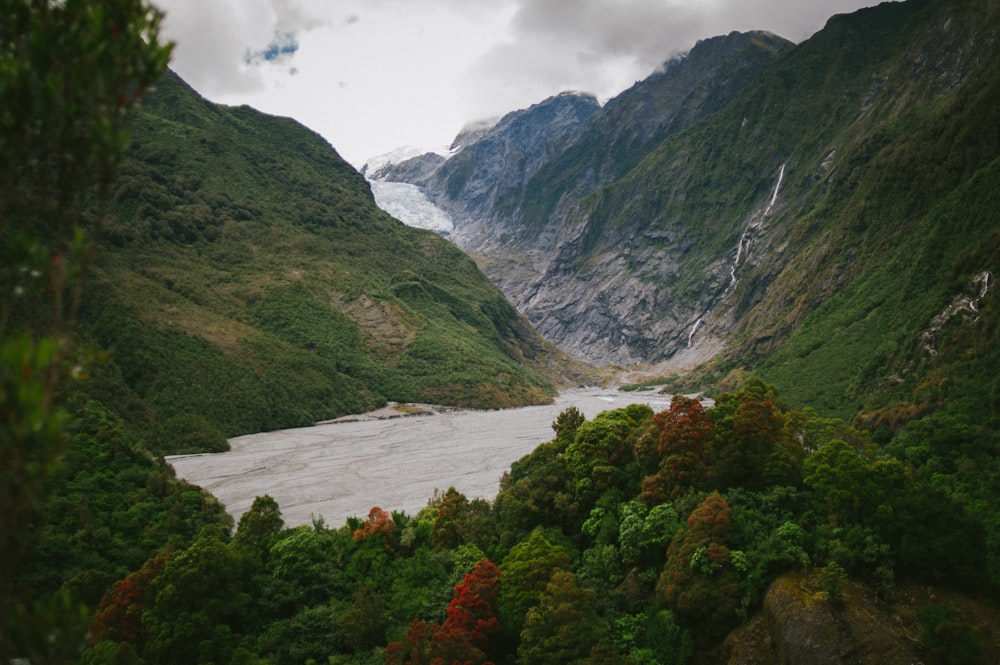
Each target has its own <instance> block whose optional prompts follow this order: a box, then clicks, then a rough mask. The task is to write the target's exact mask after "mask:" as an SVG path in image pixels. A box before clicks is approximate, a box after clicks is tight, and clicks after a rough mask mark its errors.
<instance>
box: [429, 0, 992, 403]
mask: <svg viewBox="0 0 1000 665" xmlns="http://www.w3.org/2000/svg"><path fill="white" fill-rule="evenodd" d="M997 21H998V9H997V6H996V4H995V3H991V2H985V1H983V0H963V1H961V2H943V1H940V0H911V1H910V2H905V3H885V4H883V5H879V6H877V7H872V8H869V9H865V10H862V11H859V12H856V13H854V14H851V15H844V16H835V17H833V18H831V19H830V21H829V22H828V23H827V25H826V26H825V27H824V29H823V30H821V31H820V32H818V33H817V34H816V35H814V36H813V37H812V38H810V39H809V40H807V41H806V42H804V43H802V44H800V45H797V46H790V45H788V44H787V43H786V42H783V41H782V40H780V39H779V38H776V37H774V36H773V35H769V34H767V33H748V34H743V35H741V34H732V35H727V36H725V37H719V38H715V39H712V40H705V41H704V42H700V43H699V44H698V45H697V46H696V47H695V48H693V49H692V50H691V52H690V53H689V54H687V56H686V57H684V58H681V59H678V60H676V61H674V62H672V63H668V64H667V65H666V66H665V67H664V68H663V69H662V71H660V72H657V73H655V74H654V75H652V76H650V77H649V78H648V79H646V80H644V81H641V82H639V83H638V84H636V85H635V86H634V87H633V88H631V89H629V90H627V91H625V92H624V93H622V95H620V96H619V97H617V98H615V99H614V100H611V101H609V102H608V103H607V104H606V105H605V107H604V108H603V109H601V111H600V112H598V113H595V114H594V116H593V118H592V119H591V120H590V121H589V123H588V124H587V126H586V127H585V128H584V130H583V132H582V133H581V135H580V138H579V139H578V140H577V141H576V142H575V143H573V144H572V145H570V146H568V147H567V148H566V149H565V150H564V151H563V152H562V153H561V154H559V155H554V156H552V157H551V158H550V159H548V160H547V161H546V163H545V164H544V165H543V166H542V167H541V168H540V169H539V170H538V171H537V172H536V173H535V174H534V175H533V176H532V177H531V178H530V179H529V180H528V181H527V182H526V184H525V185H524V187H522V188H520V189H516V188H515V189H508V190H505V191H506V193H505V194H503V195H501V196H498V197H497V200H496V203H495V205H494V206H493V207H492V208H490V209H489V210H488V211H487V212H486V214H485V215H484V216H482V217H479V218H476V219H474V220H471V221H470V220H459V221H456V231H455V232H454V233H453V236H452V237H453V238H455V239H456V242H458V243H459V244H460V246H463V247H464V248H465V249H467V250H468V251H469V252H470V253H472V254H473V255H474V256H475V257H476V258H477V261H478V262H479V264H480V266H481V267H482V268H483V270H484V271H485V272H486V273H487V274H488V275H489V276H490V277H491V278H492V279H493V280H494V282H495V283H497V284H498V285H499V286H500V287H501V288H502V289H503V290H504V292H505V293H506V294H507V296H508V297H509V298H510V299H511V301H512V302H513V303H514V304H515V305H516V306H517V307H518V308H519V310H520V311H521V312H523V313H524V314H526V315H527V316H528V318H529V319H530V320H531V321H532V323H534V325H535V326H536V327H537V328H538V330H539V331H540V332H541V333H542V334H543V335H544V336H545V337H546V338H548V339H550V340H552V341H553V342H555V343H556V344H558V345H559V346H560V347H561V348H562V349H564V350H565V351H567V352H569V353H571V354H573V355H575V356H577V357H580V358H583V359H585V360H587V361H589V362H593V363H616V364H619V365H626V366H632V365H647V364H654V365H655V364H660V365H661V366H662V370H663V371H666V370H667V369H668V368H673V369H677V368H690V367H692V366H695V365H697V364H699V363H703V362H705V361H708V360H713V361H714V363H715V364H714V366H713V367H714V369H713V370H711V371H712V373H713V375H714V376H716V377H717V378H721V377H723V376H725V374H726V373H727V372H729V371H732V370H737V369H738V370H741V371H742V370H754V371H758V372H759V373H761V374H762V375H763V376H765V377H766V378H767V379H768V380H769V381H772V382H774V383H775V384H776V385H778V387H779V388H782V389H783V390H784V391H785V392H790V393H793V394H795V395H796V399H800V400H802V401H801V402H800V403H803V404H813V405H814V406H816V407H817V408H820V409H823V410H824V411H825V412H827V413H829V414H831V415H839V416H845V417H847V416H851V415H853V414H855V413H857V412H858V411H859V410H863V409H871V408H889V407H890V405H894V404H895V405H899V404H911V405H912V404H915V403H940V402H941V399H942V395H941V394H940V390H941V388H942V387H943V386H947V387H948V389H949V390H950V389H952V388H955V389H957V386H958V385H959V384H962V385H964V386H965V387H964V388H962V391H965V392H962V395H966V394H968V396H969V398H970V399H975V400H978V401H977V404H979V406H980V407H981V408H983V409H986V410H995V409H996V408H997V403H996V397H995V396H994V397H985V396H983V395H982V394H981V393H982V391H981V390H980V388H976V387H975V386H977V385H978V384H977V382H976V381H971V380H970V381H968V382H963V381H961V380H958V379H948V380H944V379H943V378H941V373H942V372H943V371H944V370H943V368H944V367H949V368H950V370H949V373H950V372H953V371H954V370H955V369H956V368H958V367H962V368H964V369H965V370H968V371H970V372H972V373H973V374H974V375H975V376H977V377H979V379H983V380H986V382H987V385H992V386H993V388H990V389H988V390H987V393H989V394H991V395H992V394H995V393H996V392H997V390H998V388H997V386H996V384H995V383H993V379H990V378H988V377H989V375H988V373H986V370H983V369H981V368H982V367H984V362H985V363H986V364H985V366H988V367H994V368H996V367H998V365H997V364H996V363H997V362H998V359H997V358H996V355H995V352H994V351H992V347H991V345H990V344H989V343H988V341H987V340H988V339H989V336H990V331H991V330H992V326H994V325H995V324H994V323H993V321H995V310H994V309H993V306H992V305H990V303H991V302H992V300H991V299H992V294H993V292H994V291H993V289H992V287H991V286H990V285H991V284H992V279H993V277H992V275H994V274H995V273H996V271H997V268H998V263H1000V257H998V255H997V249H996V248H997V247H998V246H1000V243H998V242H997V223H996V219H995V216H994V215H993V214H992V213H991V212H990V211H991V210H993V209H994V208H995V205H994V204H995V201H996V198H995V197H996V194H995V192H997V191H1000V187H998V186H997V184H998V183H997V179H996V177H997V176H996V170H997V162H996V157H997V155H998V140H997V129H996V128H997V126H998V125H997V120H998V111H997V109H1000V103H997V101H998V94H1000V93H998V81H1000V75H998V66H997V62H998V60H997V34H998V30H997V25H998V24H997ZM463 152H464V151H463ZM459 154H462V153H459ZM447 164H448V162H445V165H447ZM445 165H442V166H441V167H439V169H438V171H439V172H441V171H442V170H443V169H444V168H445ZM425 187H427V188H428V189H429V191H431V192H434V191H437V190H435V189H434V187H433V186H426V185H425ZM480 188H481V189H486V188H488V184H483V185H481V186H480ZM430 198H431V199H432V200H434V201H435V202H437V203H438V204H439V205H441V203H440V198H439V199H435V197H434V195H433V194H430ZM463 225H464V229H465V230H464V231H462V230H460V229H461V228H463ZM962 299H964V300H962ZM956 300H959V301H962V302H966V303H968V305H967V306H966V308H965V310H964V311H965V314H966V316H964V317H963V316H957V317H952V318H947V317H944V313H945V312H946V311H947V310H948V308H949V307H950V306H951V303H953V302H955V301H956ZM941 317H944V319H947V321H948V323H947V325H944V324H941V325H939V323H940V321H941V320H943V319H942V318H941ZM936 321H937V322H938V323H935V322H936ZM927 338H933V339H935V340H939V341H940V342H941V343H942V345H943V346H942V347H941V348H940V349H938V348H935V349H934V352H933V353H931V352H930V351H928V350H926V345H925V344H924V343H923V342H922V341H921V340H924V339H927ZM959 338H962V341H961V342H958V341H957V339H959ZM949 343H952V344H956V345H957V346H949ZM970 346H971V347H972V348H975V349H977V351H976V353H979V354H980V357H979V359H978V360H977V361H974V362H973V361H969V360H967V359H966V360H963V359H962V356H961V354H962V351H961V348H963V347H965V348H967V349H968V348H969V347H970ZM944 347H948V348H947V349H945V348H944ZM977 380H978V379H977ZM928 381H929V382H930V383H928ZM930 386H933V387H930ZM977 395H978V396H977ZM991 400H992V401H991ZM918 410H919V409H918Z"/></svg>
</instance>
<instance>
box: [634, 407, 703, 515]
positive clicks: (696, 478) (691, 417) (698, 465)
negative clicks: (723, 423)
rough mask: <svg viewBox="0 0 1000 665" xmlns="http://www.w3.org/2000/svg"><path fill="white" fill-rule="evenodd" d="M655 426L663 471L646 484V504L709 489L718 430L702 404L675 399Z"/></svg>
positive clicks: (649, 477) (644, 485)
mask: <svg viewBox="0 0 1000 665" xmlns="http://www.w3.org/2000/svg"><path fill="white" fill-rule="evenodd" d="M653 422H654V423H655V424H656V427H657V429H658V430H659V452H660V467H659V470H658V471H657V472H656V474H654V475H653V476H647V477H646V479H645V480H644V481H643V489H642V498H643V500H644V501H646V502H647V503H649V504H658V503H663V502H664V501H666V500H668V499H672V498H676V497H678V496H680V495H682V494H684V492H686V491H687V490H688V489H689V488H694V489H707V488H708V486H709V485H710V484H711V482H712V474H711V471H712V467H711V464H710V462H711V460H710V457H711V452H712V437H713V436H714V433H715V430H714V427H713V425H712V421H711V420H710V419H709V417H708V414H707V413H706V412H705V408H704V407H703V406H702V405H701V402H700V401H698V400H697V399H694V398H691V397H685V396H684V395H674V398H673V400H672V401H671V402H670V408H669V409H668V410H666V411H663V412H661V413H658V414H656V415H655V416H654V417H653Z"/></svg>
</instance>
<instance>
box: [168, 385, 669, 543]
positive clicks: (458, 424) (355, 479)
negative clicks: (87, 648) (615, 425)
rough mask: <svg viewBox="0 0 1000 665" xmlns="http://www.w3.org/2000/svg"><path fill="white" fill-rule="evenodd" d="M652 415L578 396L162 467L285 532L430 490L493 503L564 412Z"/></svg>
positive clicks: (300, 435) (337, 428) (344, 422)
mask: <svg viewBox="0 0 1000 665" xmlns="http://www.w3.org/2000/svg"><path fill="white" fill-rule="evenodd" d="M636 403H641V404H648V405H649V406H650V407H651V408H652V409H653V411H656V412H659V411H663V410H665V409H666V408H668V407H669V406H670V395H660V394H657V393H656V392H655V391H640V392H628V393H625V392H620V391H617V390H614V389H600V388H579V389H575V390H570V391H565V392H562V393H560V394H559V396H558V397H557V398H556V400H555V402H554V403H553V404H550V405H546V406H532V407H524V408H518V409H505V410H498V411H471V410H434V411H433V412H430V413H423V414H419V415H405V416H404V415H402V414H400V413H398V412H397V413H396V414H395V415H398V416H399V417H384V416H385V413H384V412H385V410H383V413H382V414H381V415H375V414H372V415H370V416H367V417H366V416H358V417H352V418H348V419H340V420H338V421H332V422H328V423H321V424H317V425H314V426H312V427H303V428H296V429H286V430H279V431H275V432H265V433H261V434H250V435H247V436H239V437H235V438H233V439H230V440H229V445H230V448H231V450H229V451H228V452H224V453H212V454H201V455H177V456H171V457H168V458H167V461H168V462H169V463H170V464H171V465H172V466H173V467H174V470H175V471H176V472H177V475H178V476H179V477H181V478H184V479H185V480H187V481H188V482H191V483H194V484H196V485H200V486H201V487H203V488H205V489H206V490H208V491H210V492H211V493H212V494H213V495H215V496H216V497H217V498H218V499H219V500H220V501H222V503H223V504H225V506H226V510H227V511H228V512H229V513H230V514H231V515H233V517H234V518H235V519H236V520H239V517H240V516H241V515H242V514H243V513H244V512H245V511H246V510H247V509H248V508H249V507H250V505H251V504H252V503H253V500H254V498H255V497H257V496H260V495H264V494H268V495H270V496H271V497H272V498H274V499H275V500H276V501H277V502H278V505H279V506H280V507H281V514H282V516H283V517H284V520H285V524H286V525H288V526H295V525H299V524H310V523H312V522H313V521H314V520H317V519H322V520H323V522H324V523H325V524H326V525H327V526H329V527H339V526H340V525H342V524H343V523H344V521H345V520H346V519H347V518H348V517H352V516H357V517H361V518H364V517H365V516H367V515H368V511H369V510H370V509H371V508H372V506H379V507H381V508H383V509H385V510H388V511H393V510H397V511H402V512H405V513H408V514H411V515H415V514H416V513H417V512H419V511H420V509H421V508H423V507H424V506H426V505H427V502H428V500H429V499H431V498H432V497H433V495H434V492H435V490H441V491H444V490H447V489H448V488H449V487H455V489H457V490H458V491H459V492H462V493H463V494H465V496H467V497H468V498H470V499H472V498H484V499H487V500H489V501H491V502H492V501H493V499H494V498H495V497H496V494H497V492H498V491H499V488H500V479H501V477H502V476H503V474H504V472H506V471H507V470H509V469H510V465H511V463H512V462H515V461H517V460H518V459H520V458H521V457H523V456H524V455H527V454H528V453H530V452H531V451H532V450H534V449H535V447H536V446H538V444H540V443H543V442H545V441H549V440H551V439H552V438H553V436H554V432H553V431H552V423H553V421H555V419H556V418H557V417H558V415H559V414H560V413H561V412H562V411H563V410H565V409H566V408H568V407H570V406H575V407H576V408H577V409H579V410H580V411H581V412H582V413H583V414H584V415H585V416H586V417H587V419H591V418H593V417H594V416H596V415H597V414H598V413H600V412H601V411H606V410H609V409H620V408H624V407H625V406H628V405H629V404H636Z"/></svg>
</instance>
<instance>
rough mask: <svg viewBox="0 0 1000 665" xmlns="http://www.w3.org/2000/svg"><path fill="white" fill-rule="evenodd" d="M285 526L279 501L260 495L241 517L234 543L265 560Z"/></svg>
mask: <svg viewBox="0 0 1000 665" xmlns="http://www.w3.org/2000/svg"><path fill="white" fill-rule="evenodd" d="M284 528H285V521H284V520H283V519H281V509H280V508H279V507H278V502H277V501H275V500H274V499H272V498H271V497H270V496H269V495H267V494H265V495H264V496H258V497H255V498H254V500H253V505H251V506H250V509H249V510H247V511H246V512H245V513H243V516H242V517H240V523H239V524H238V525H237V527H236V536H235V537H234V538H233V544H234V545H235V546H236V547H238V548H240V549H243V550H245V551H247V552H249V553H251V554H253V555H254V556H256V557H258V558H260V560H261V561H264V560H266V559H267V554H268V552H269V551H270V549H271V546H272V545H273V544H274V542H275V541H276V540H277V537H278V534H279V533H281V530H282V529H284Z"/></svg>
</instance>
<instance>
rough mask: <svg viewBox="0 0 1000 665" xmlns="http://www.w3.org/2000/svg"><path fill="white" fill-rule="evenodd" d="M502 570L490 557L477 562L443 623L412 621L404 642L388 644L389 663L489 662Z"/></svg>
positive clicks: (458, 587) (445, 664) (457, 588)
mask: <svg viewBox="0 0 1000 665" xmlns="http://www.w3.org/2000/svg"><path fill="white" fill-rule="evenodd" d="M499 577H500V570H499V569H498V568H497V567H496V565H495V564H494V563H493V562H491V561H489V560H488V559H483V560H481V561H479V562H478V563H476V565H475V566H474V567H473V569H472V571H470V572H469V573H467V574H466V575H465V578H464V579H463V580H462V582H461V583H459V584H456V585H455V595H454V597H453V598H452V600H451V602H450V603H449V604H448V609H447V611H446V613H445V620H444V622H443V623H441V624H440V625H439V624H435V623H427V622H425V621H424V620H423V619H420V618H419V617H418V618H414V619H413V620H412V621H410V625H409V628H408V629H407V631H406V638H405V639H404V642H402V643H399V642H396V643H392V644H389V645H388V647H386V663H387V665H403V664H404V663H405V664H406V665H424V664H425V663H433V664H434V665H438V664H440V665H448V664H449V663H473V664H480V663H488V662H489V660H488V659H487V653H488V650H489V649H490V640H491V638H492V637H493V636H495V635H496V634H497V633H498V632H499V629H500V624H499V621H498V620H497V617H496V599H497V581H498V580H499Z"/></svg>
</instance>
